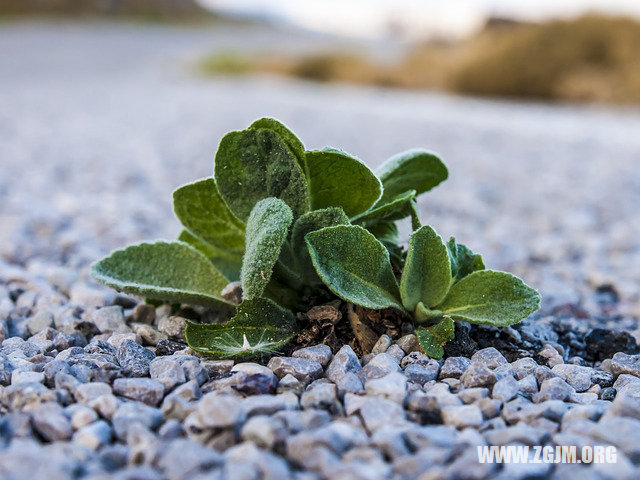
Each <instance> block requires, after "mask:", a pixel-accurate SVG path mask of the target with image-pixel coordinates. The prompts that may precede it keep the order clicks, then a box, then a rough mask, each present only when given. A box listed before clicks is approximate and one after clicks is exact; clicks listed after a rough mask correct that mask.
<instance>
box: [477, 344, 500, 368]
mask: <svg viewBox="0 0 640 480" xmlns="http://www.w3.org/2000/svg"><path fill="white" fill-rule="evenodd" d="M471 362H472V363H473V362H478V363H482V364H484V365H485V366H486V367H488V368H490V369H491V370H494V369H496V368H498V367H500V366H502V365H507V364H508V363H509V362H508V361H507V359H506V358H504V355H502V354H501V353H500V352H499V351H498V350H497V349H495V348H494V347H488V348H483V349H482V350H478V351H477V352H476V353H474V354H473V355H472V357H471Z"/></svg>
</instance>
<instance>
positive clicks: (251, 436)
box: [240, 415, 288, 450]
mask: <svg viewBox="0 0 640 480" xmlns="http://www.w3.org/2000/svg"><path fill="white" fill-rule="evenodd" d="M287 435H288V432H287V429H286V428H285V426H284V422H283V421H282V420H280V419H276V418H273V417H268V416H266V415H257V416H255V417H251V418H250V419H249V420H248V421H247V422H246V423H245V424H244V426H243V427H242V431H241V432H240V436H241V437H242V439H243V440H245V441H247V442H253V443H254V444H255V445H256V446H258V447H260V448H264V449H267V450H272V449H274V448H275V447H277V446H279V447H282V446H283V445H284V443H285V440H286V438H287Z"/></svg>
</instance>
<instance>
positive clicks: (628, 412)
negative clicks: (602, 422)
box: [595, 395, 640, 420]
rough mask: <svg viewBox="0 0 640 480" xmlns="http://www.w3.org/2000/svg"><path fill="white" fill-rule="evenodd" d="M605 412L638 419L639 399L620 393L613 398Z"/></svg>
mask: <svg viewBox="0 0 640 480" xmlns="http://www.w3.org/2000/svg"><path fill="white" fill-rule="evenodd" d="M607 414H608V415H615V416H617V417H631V418H635V419H638V420H640V399H638V398H635V397H628V396H625V395H621V396H619V397H617V398H615V399H614V400H613V403H612V404H611V407H610V408H609V409H608V410H607ZM595 420H597V419H595Z"/></svg>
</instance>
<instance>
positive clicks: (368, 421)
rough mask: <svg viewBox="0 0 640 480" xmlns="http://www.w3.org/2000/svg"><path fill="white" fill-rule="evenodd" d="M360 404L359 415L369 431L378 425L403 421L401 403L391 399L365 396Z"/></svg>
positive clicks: (378, 426) (374, 429) (375, 428)
mask: <svg viewBox="0 0 640 480" xmlns="http://www.w3.org/2000/svg"><path fill="white" fill-rule="evenodd" d="M365 398H366V400H365V401H364V402H363V403H362V404H361V405H360V407H359V410H360V415H361V417H362V421H363V422H364V425H365V427H366V428H367V430H368V431H369V432H375V431H376V430H378V429H379V428H380V427H383V426H386V425H393V424H398V423H403V422H404V420H405V413H404V409H403V408H402V405H399V404H398V403H396V402H393V401H391V400H385V399H383V398H378V397H365Z"/></svg>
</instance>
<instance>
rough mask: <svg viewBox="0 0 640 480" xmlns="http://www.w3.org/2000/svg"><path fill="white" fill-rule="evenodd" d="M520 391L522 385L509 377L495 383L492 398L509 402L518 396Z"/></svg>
mask: <svg viewBox="0 0 640 480" xmlns="http://www.w3.org/2000/svg"><path fill="white" fill-rule="evenodd" d="M519 390H520V385H519V384H518V382H517V381H516V379H515V378H513V377H512V376H508V377H505V378H503V379H501V380H498V381H497V382H496V383H495V385H494V386H493V391H492V392H491V396H492V397H493V398H497V399H498V400H502V401H503V402H508V401H509V400H511V399H512V398H514V397H515V396H516V395H517V394H518V391H519Z"/></svg>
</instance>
